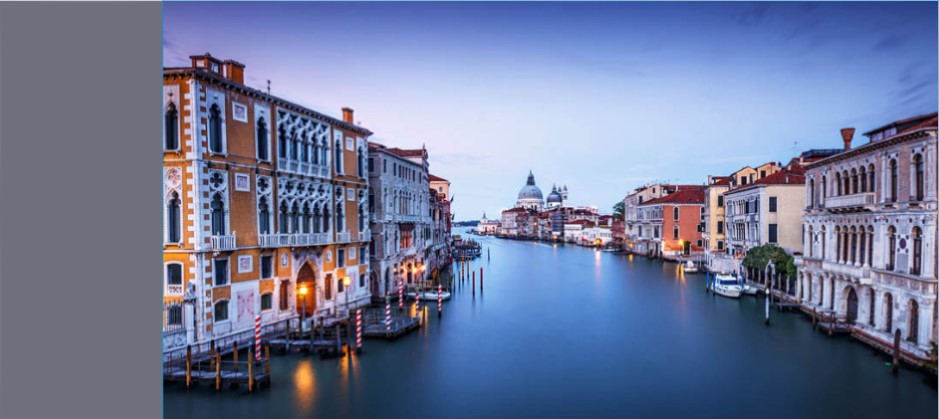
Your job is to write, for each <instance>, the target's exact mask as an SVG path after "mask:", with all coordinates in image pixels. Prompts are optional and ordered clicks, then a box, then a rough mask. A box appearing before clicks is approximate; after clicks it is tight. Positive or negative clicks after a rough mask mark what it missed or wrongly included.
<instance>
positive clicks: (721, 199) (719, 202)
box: [717, 195, 724, 207]
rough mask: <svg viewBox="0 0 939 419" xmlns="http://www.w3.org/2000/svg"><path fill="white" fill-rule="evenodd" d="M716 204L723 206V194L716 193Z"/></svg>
mask: <svg viewBox="0 0 939 419" xmlns="http://www.w3.org/2000/svg"><path fill="white" fill-rule="evenodd" d="M717 206H718V207H723V206H724V195H718V196H717Z"/></svg>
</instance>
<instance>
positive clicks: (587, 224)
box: [566, 220, 593, 227]
mask: <svg viewBox="0 0 939 419" xmlns="http://www.w3.org/2000/svg"><path fill="white" fill-rule="evenodd" d="M566 224H577V225H582V226H584V227H593V221H590V220H577V221H569V222H567V223H566Z"/></svg>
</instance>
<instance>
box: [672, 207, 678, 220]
mask: <svg viewBox="0 0 939 419" xmlns="http://www.w3.org/2000/svg"><path fill="white" fill-rule="evenodd" d="M672 218H673V219H674V220H675V221H678V207H675V208H672Z"/></svg>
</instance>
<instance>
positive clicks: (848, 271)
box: [822, 260, 872, 285]
mask: <svg viewBox="0 0 939 419" xmlns="http://www.w3.org/2000/svg"><path fill="white" fill-rule="evenodd" d="M822 270H823V271H825V272H828V273H831V274H835V275H842V276H847V277H849V278H851V279H853V280H855V281H858V282H859V283H860V284H861V285H870V284H871V282H872V278H871V268H870V266H855V265H854V264H851V263H838V262H832V261H828V260H826V261H823V262H822Z"/></svg>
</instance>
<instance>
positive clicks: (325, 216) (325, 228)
mask: <svg viewBox="0 0 939 419" xmlns="http://www.w3.org/2000/svg"><path fill="white" fill-rule="evenodd" d="M329 219H330V218H329V207H328V206H326V205H323V232H324V233H329Z"/></svg>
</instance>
